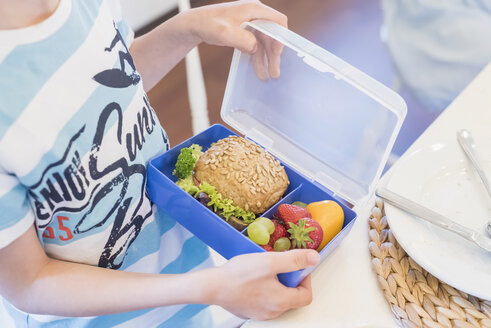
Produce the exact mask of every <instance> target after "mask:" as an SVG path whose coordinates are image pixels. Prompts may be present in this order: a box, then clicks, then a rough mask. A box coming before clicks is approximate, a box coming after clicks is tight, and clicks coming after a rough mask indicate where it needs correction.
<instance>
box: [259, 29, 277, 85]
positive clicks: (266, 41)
mask: <svg viewBox="0 0 491 328" xmlns="http://www.w3.org/2000/svg"><path fill="white" fill-rule="evenodd" d="M256 37H257V39H258V41H259V46H261V45H262V46H264V48H265V49H266V57H267V59H268V71H269V75H270V76H271V77H272V78H278V77H280V56H281V52H282V51H283V44H281V43H280V42H278V41H276V40H275V39H273V38H271V37H269V36H267V35H265V34H263V33H257V34H256Z"/></svg>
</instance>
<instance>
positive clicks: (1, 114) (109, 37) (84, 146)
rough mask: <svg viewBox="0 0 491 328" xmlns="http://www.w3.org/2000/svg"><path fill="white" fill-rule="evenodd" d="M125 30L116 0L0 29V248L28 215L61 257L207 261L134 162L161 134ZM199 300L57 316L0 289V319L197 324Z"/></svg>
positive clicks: (144, 264)
mask: <svg viewBox="0 0 491 328" xmlns="http://www.w3.org/2000/svg"><path fill="white" fill-rule="evenodd" d="M132 39H133V32H132V31H131V30H130V28H129V27H128V25H127V23H126V22H125V21H124V20H123V19H122V15H121V8H120V7H119V3H118V1H116V0H84V1H82V0H61V1H60V4H59V6H58V8H57V9H56V11H55V12H54V13H53V15H51V16H50V17H49V18H48V19H47V20H45V21H43V22H42V23H40V24H38V25H34V26H30V27H27V28H22V29H17V30H3V31H0V90H1V91H0V212H1V214H0V248H2V247H5V246H6V245H8V244H9V243H11V242H12V241H14V240H15V239H16V238H18V237H19V236H20V235H22V234H23V233H24V232H25V231H26V230H27V229H28V228H29V227H30V226H31V225H32V224H33V223H34V224H35V225H36V228H37V231H38V236H39V239H40V241H41V243H42V245H43V247H44V249H45V251H46V253H47V254H48V255H49V256H50V257H53V258H57V259H61V260H66V261H72V262H77V263H85V264H89V265H96V266H100V267H105V268H111V269H118V270H127V271H134V272H147V273H159V272H160V273H182V272H186V271H190V270H196V269H199V268H203V267H207V266H210V264H211V260H210V257H209V252H208V249H207V247H206V246H205V245H204V244H202V243H201V242H200V241H199V240H198V239H197V238H196V237H194V236H193V235H192V234H191V233H189V232H188V231H187V230H185V229H184V228H183V227H181V226H180V225H179V224H178V223H176V221H174V220H173V219H172V218H169V217H166V216H165V215H164V214H163V213H161V212H158V211H156V209H155V208H153V206H152V203H151V202H150V200H149V199H148V198H147V196H146V193H145V182H146V165H147V163H148V161H149V159H150V158H152V157H153V156H155V155H157V154H159V153H161V152H163V151H166V150H167V149H168V148H169V144H168V139H167V135H166V133H165V131H164V130H163V128H162V127H161V126H160V123H159V120H158V118H157V117H156V114H155V112H154V110H153V109H152V107H151V106H150V104H149V101H148V98H147V96H146V94H145V92H144V90H143V86H142V83H141V77H140V75H139V74H138V72H137V71H136V69H135V66H134V63H133V60H132V58H131V56H130V54H129V50H128V48H129V45H130V44H131V42H132ZM73 283H74V284H77V282H76V281H74V282H73ZM121 288H124V286H121ZM205 308H206V307H205V306H203V305H179V306H170V307H162V308H157V309H148V310H142V311H135V312H128V313H121V314H114V315H107V316H101V317H90V318H65V317H56V316H45V315H33V314H28V313H24V312H22V311H20V310H18V309H16V308H15V307H13V306H12V305H11V304H9V303H8V302H7V301H6V300H5V299H1V298H0V326H2V327H9V326H15V327H21V326H29V327H55V326H56V327H59V326H63V327H65V326H69V327H86V326H89V327H112V326H118V327H187V326H192V327H196V326H209V325H210V324H211V323H210V316H209V313H208V311H203V309H205Z"/></svg>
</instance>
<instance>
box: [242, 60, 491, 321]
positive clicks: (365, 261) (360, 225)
mask: <svg viewBox="0 0 491 328" xmlns="http://www.w3.org/2000/svg"><path fill="white" fill-rule="evenodd" d="M462 128H465V129H468V130H470V131H472V133H473V134H479V133H480V132H483V133H484V131H489V129H491V64H489V65H488V66H487V67H486V68H484V70H483V71H482V72H481V73H480V74H479V75H478V76H477V77H476V78H475V79H474V81H472V83H470V84H469V86H468V87H467V88H466V89H465V90H464V91H463V92H462V93H461V94H460V95H459V97H457V98H456V99H455V101H454V102H453V103H452V104H451V105H450V106H449V107H448V108H447V109H446V110H445V111H444V112H443V113H442V114H441V115H440V116H439V117H438V119H437V120H436V121H435V122H433V124H432V125H431V126H430V127H429V128H428V129H427V130H426V131H425V132H424V133H423V134H422V135H421V136H420V137H419V138H418V139H417V140H416V141H415V142H414V144H413V145H412V146H411V147H410V148H409V150H408V151H406V154H408V153H410V152H411V151H412V150H413V149H417V148H420V147H424V146H426V145H431V144H433V143H435V142H438V141H441V140H448V139H449V138H453V137H455V132H456V131H457V130H458V129H462ZM401 159H404V155H403V156H402V157H401ZM396 170H397V164H396V165H395V166H394V167H392V168H391V169H390V170H389V172H388V173H387V174H386V175H385V176H384V177H383V179H382V181H381V184H384V181H386V179H388V178H389V176H390V174H392V173H393V172H396ZM373 204H374V201H373V198H372V199H370V200H369V201H368V202H366V203H365V204H364V205H362V206H359V207H358V208H355V210H356V212H357V213H358V219H357V222H356V223H355V225H354V226H353V229H352V231H351V233H350V234H349V235H348V237H346V239H345V240H344V241H343V242H342V243H341V245H340V246H339V247H338V248H337V249H336V250H335V251H334V252H333V253H332V254H331V255H330V256H329V257H328V258H327V259H326V260H325V261H324V262H323V263H322V264H321V265H320V266H319V267H318V268H317V269H316V271H315V272H314V273H313V275H312V278H313V279H312V289H313V291H314V301H313V302H312V304H311V305H309V306H307V307H305V308H301V309H297V310H293V311H290V312H287V313H285V314H284V315H282V316H281V317H279V318H277V319H275V320H270V321H265V322H256V321H248V322H246V323H245V324H244V325H243V326H242V328H262V327H268V328H269V327H330V328H341V327H347V328H348V327H349V328H357V327H363V328H368V327H373V328H386V327H387V328H388V327H397V323H396V322H395V320H394V319H393V316H392V313H391V311H390V307H389V306H388V303H387V302H386V301H385V299H384V297H383V294H382V291H381V289H380V288H379V287H378V285H377V280H376V275H375V273H373V271H372V270H371V266H370V254H369V251H368V225H367V218H368V217H369V213H370V210H371V208H372V207H373Z"/></svg>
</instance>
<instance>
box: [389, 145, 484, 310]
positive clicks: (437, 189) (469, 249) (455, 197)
mask: <svg viewBox="0 0 491 328" xmlns="http://www.w3.org/2000/svg"><path fill="white" fill-rule="evenodd" d="M474 139H475V142H476V145H477V149H478V152H479V154H480V158H481V163H482V164H483V169H484V171H485V172H486V174H487V175H488V177H489V178H491V149H490V146H489V141H491V136H488V137H479V138H478V137H477V136H474ZM387 187H388V189H390V190H392V191H394V192H397V193H399V194H401V195H403V196H405V197H407V198H409V199H411V200H413V201H416V202H418V203H420V204H421V205H424V206H426V207H429V208H431V209H433V210H434V211H436V212H439V213H441V214H443V215H445V216H447V217H448V218H450V219H452V220H454V221H456V222H458V223H460V224H462V225H464V226H467V227H469V228H471V229H475V230H478V231H480V232H484V226H485V223H486V222H487V221H488V220H489V219H491V200H490V199H489V197H488V195H487V193H486V190H485V189H484V187H483V186H482V183H481V181H480V180H479V176H478V175H477V173H476V172H475V170H474V168H473V167H472V166H471V163H470V162H469V160H468V159H467V157H466V156H465V154H464V152H463V151H462V150H461V148H460V146H459V145H458V143H457V139H456V138H455V139H454V140H450V141H445V142H442V143H438V144H434V145H432V146H430V147H426V148H421V149H418V150H416V151H413V152H411V153H410V154H408V155H407V156H405V157H404V158H403V159H401V161H399V162H398V163H397V164H396V167H394V169H393V171H392V173H391V177H390V180H389V182H388V183H387ZM386 214H387V220H388V222H389V225H390V228H391V230H392V232H393V234H394V236H395V237H396V239H397V241H398V242H399V244H400V245H401V246H402V247H403V248H404V250H405V251H406V252H407V253H408V254H409V255H410V256H411V257H412V258H413V259H414V260H415V261H416V262H417V263H418V264H419V265H421V266H422V267H423V268H424V269H426V270H427V271H428V272H430V273H431V274H433V275H434V276H435V277H437V278H438V279H440V280H441V281H443V282H446V283H447V284H449V285H451V286H453V287H455V288H457V289H459V290H461V291H463V292H466V293H468V294H471V295H474V296H477V297H480V298H483V299H486V300H491V253H489V252H486V251H485V250H483V249H481V248H479V247H478V246H477V245H474V244H473V243H471V242H469V241H467V240H465V239H463V238H462V237H459V236H458V235H455V234H453V233H451V232H448V231H446V230H443V229H441V228H439V227H437V226H434V225H432V224H431V223H428V222H426V221H423V220H421V219H419V218H417V217H415V216H413V215H410V214H407V213H405V212H404V211H402V210H399V209H397V208H395V207H393V206H390V205H389V204H387V205H386Z"/></svg>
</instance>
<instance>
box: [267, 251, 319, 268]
mask: <svg viewBox="0 0 491 328" xmlns="http://www.w3.org/2000/svg"><path fill="white" fill-rule="evenodd" d="M271 254H272V255H276V259H275V262H276V263H275V265H274V269H275V271H276V272H275V273H283V272H291V271H297V270H302V269H305V268H307V267H311V266H314V265H316V264H317V263H319V260H320V255H319V253H317V251H315V250H313V249H293V250H290V251H285V252H278V253H271Z"/></svg>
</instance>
